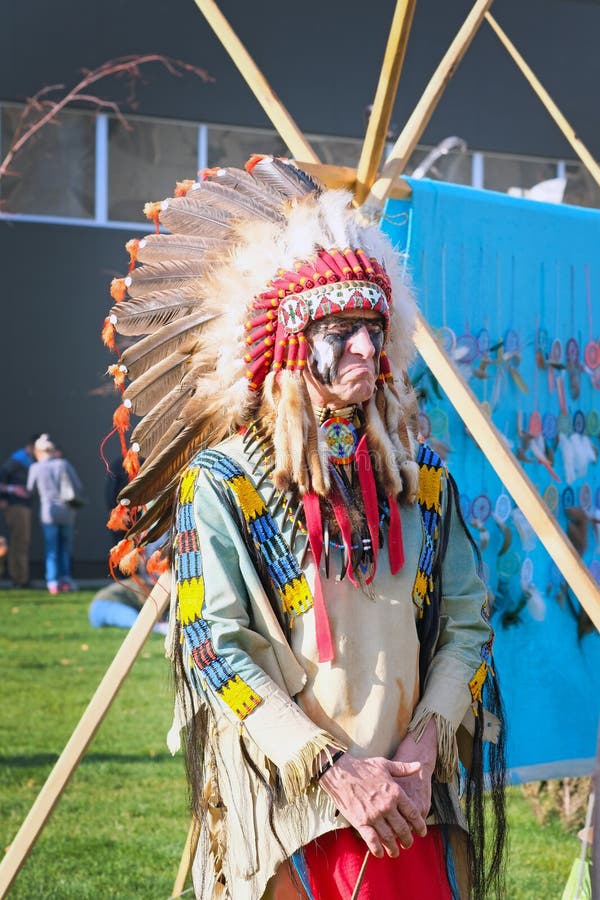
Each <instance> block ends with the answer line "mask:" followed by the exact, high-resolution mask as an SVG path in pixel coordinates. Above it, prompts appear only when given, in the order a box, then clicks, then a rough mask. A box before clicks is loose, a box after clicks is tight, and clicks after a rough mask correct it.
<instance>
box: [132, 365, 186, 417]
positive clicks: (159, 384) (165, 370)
mask: <svg viewBox="0 0 600 900" xmlns="http://www.w3.org/2000/svg"><path fill="white" fill-rule="evenodd" d="M188 359H189V354H188V353H180V352H179V351H176V352H175V353H171V355H170V356H167V358H166V359H163V360H161V362H159V363H157V364H156V365H154V366H152V368H151V369H148V371H147V372H144V374H143V375H140V377H139V378H136V380H135V381H133V382H132V383H131V384H130V385H129V386H128V387H127V388H126V390H125V391H124V393H123V400H131V409H132V411H133V412H134V413H135V414H136V416H143V415H146V413H147V412H149V411H150V410H151V409H152V407H153V406H156V404H157V403H158V402H159V401H160V400H162V398H163V397H164V396H165V394H168V393H169V391H170V390H172V389H173V388H174V387H175V385H176V384H177V383H178V382H179V381H180V380H181V377H182V375H183V373H184V365H185V363H186V362H187V360H188Z"/></svg>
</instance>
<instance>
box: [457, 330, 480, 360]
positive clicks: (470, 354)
mask: <svg viewBox="0 0 600 900" xmlns="http://www.w3.org/2000/svg"><path fill="white" fill-rule="evenodd" d="M478 356H479V344H478V342H477V338H476V337H475V335H474V334H471V332H470V331H469V323H468V322H467V325H466V330H465V332H464V333H463V334H461V335H460V336H459V337H458V338H457V339H456V348H455V350H454V360H455V362H459V363H466V364H470V363H472V362H474V360H475V359H476V358H477V357H478Z"/></svg>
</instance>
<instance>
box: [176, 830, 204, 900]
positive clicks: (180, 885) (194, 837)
mask: <svg viewBox="0 0 600 900" xmlns="http://www.w3.org/2000/svg"><path fill="white" fill-rule="evenodd" d="M199 837H200V828H199V825H198V820H197V819H196V817H195V816H192V819H191V822H190V827H189V829H188V833H187V837H186V839H185V845H184V847H183V853H182V854H181V861H180V863H179V868H178V869H177V875H176V876H175V881H174V883H173V891H172V893H171V897H170V900H175V898H176V897H180V896H181V895H182V894H183V892H184V890H185V885H186V882H187V880H188V875H189V874H190V870H191V868H192V863H193V861H194V856H195V855H196V847H197V846H198V838H199Z"/></svg>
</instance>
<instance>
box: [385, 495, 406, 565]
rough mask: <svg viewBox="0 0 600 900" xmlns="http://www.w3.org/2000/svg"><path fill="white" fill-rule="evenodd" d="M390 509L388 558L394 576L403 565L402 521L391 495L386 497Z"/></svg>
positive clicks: (395, 501) (396, 503)
mask: <svg viewBox="0 0 600 900" xmlns="http://www.w3.org/2000/svg"><path fill="white" fill-rule="evenodd" d="M388 504H389V507H390V527H389V529H388V557H389V560H390V572H391V573H392V575H396V574H397V573H398V572H399V571H400V569H401V568H402V566H403V565H404V543H403V541H402V521H401V519H400V511H399V509H398V501H397V500H396V498H395V497H394V495H393V494H390V495H389V496H388Z"/></svg>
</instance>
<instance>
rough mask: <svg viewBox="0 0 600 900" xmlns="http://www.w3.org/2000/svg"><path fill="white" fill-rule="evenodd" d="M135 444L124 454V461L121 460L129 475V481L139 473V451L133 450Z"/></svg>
mask: <svg viewBox="0 0 600 900" xmlns="http://www.w3.org/2000/svg"><path fill="white" fill-rule="evenodd" d="M136 446H137V444H134V446H133V447H130V448H129V450H128V451H127V453H126V454H125V459H124V460H123V468H124V469H125V471H126V472H127V474H128V475H129V478H130V480H131V479H132V478H135V476H136V475H137V473H138V472H139V471H140V457H139V451H138V450H135V449H134V448H135V447H136Z"/></svg>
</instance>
